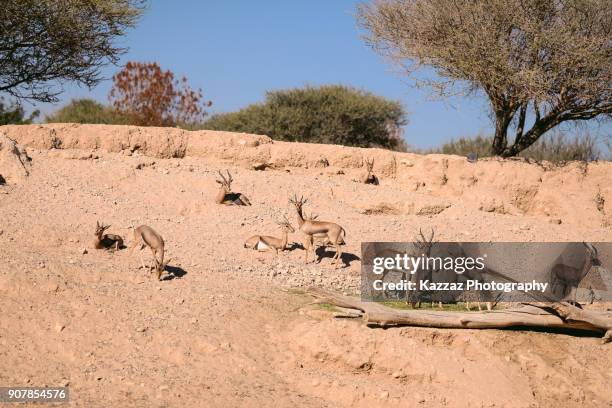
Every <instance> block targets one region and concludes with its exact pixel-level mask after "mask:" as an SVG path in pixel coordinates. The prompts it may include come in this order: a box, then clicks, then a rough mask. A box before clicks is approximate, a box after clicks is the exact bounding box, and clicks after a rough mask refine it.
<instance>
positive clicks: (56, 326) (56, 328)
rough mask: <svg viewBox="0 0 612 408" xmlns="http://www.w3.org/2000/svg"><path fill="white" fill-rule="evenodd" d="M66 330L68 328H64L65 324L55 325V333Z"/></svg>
mask: <svg viewBox="0 0 612 408" xmlns="http://www.w3.org/2000/svg"><path fill="white" fill-rule="evenodd" d="M65 328H66V326H64V325H63V324H60V323H58V324H56V325H55V331H56V332H58V333H61V332H62V331H63V330H64V329H65Z"/></svg>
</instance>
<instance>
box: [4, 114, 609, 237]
mask: <svg viewBox="0 0 612 408" xmlns="http://www.w3.org/2000/svg"><path fill="white" fill-rule="evenodd" d="M0 133H4V134H5V135H6V136H8V137H9V138H11V139H14V140H16V141H17V142H18V143H19V144H20V145H22V146H24V147H31V148H36V149H80V150H92V151H95V150H102V151H107V152H113V153H122V154H125V155H132V154H134V153H139V154H142V155H145V156H149V157H154V158H184V157H192V158H197V159H198V160H199V161H200V162H203V163H208V164H217V165H220V164H228V165H231V166H239V167H243V168H245V169H266V168H270V169H283V168H285V169H291V168H302V169H311V170H312V169H315V170H314V171H319V172H320V174H325V175H339V174H340V175H342V174H344V175H345V176H346V178H348V179H353V180H354V179H358V178H359V177H360V176H361V175H362V174H363V173H364V171H365V170H364V168H365V159H367V158H373V159H374V160H375V164H374V172H375V173H376V174H378V175H379V176H380V177H381V178H382V180H384V181H383V183H385V181H387V182H388V181H393V182H395V183H397V185H398V187H400V188H401V189H403V190H406V191H412V192H420V193H422V194H424V195H426V196H431V197H435V198H434V199H432V200H431V202H430V203H425V202H422V203H415V202H411V203H379V204H380V206H379V207H375V208H364V211H369V212H371V213H372V212H373V213H376V212H380V213H384V212H387V213H394V212H395V213H404V214H419V215H435V214H437V213H440V212H442V211H444V210H445V209H446V208H448V207H450V206H452V205H453V203H454V202H456V201H458V200H460V201H461V202H462V203H463V204H465V205H468V206H470V207H472V208H474V209H476V210H480V211H484V212H494V213H499V214H511V215H533V216H540V217H549V219H550V222H552V223H559V222H566V221H567V220H568V219H574V218H576V217H579V218H580V219H582V220H583V221H584V222H588V223H594V224H599V225H602V224H603V225H604V226H609V225H612V198H609V197H612V183H611V182H610V173H611V171H612V170H611V169H612V163H610V162H597V163H589V164H587V163H580V162H573V163H569V164H567V165H564V166H554V165H552V164H550V163H540V164H533V163H532V164H530V163H526V162H524V161H522V160H516V161H515V160H501V159H495V158H494V159H481V160H479V161H478V162H477V163H469V162H468V161H467V160H466V159H465V158H464V157H459V156H448V155H417V154H411V153H398V152H391V151H387V150H383V149H361V148H352V147H345V146H336V145H316V144H304V143H288V142H277V141H273V140H272V139H270V138H269V137H267V136H261V135H251V134H243V133H232V132H216V131H194V132H192V131H185V130H182V129H175V128H154V127H135V126H108V125H77V124H50V125H30V126H4V127H2V128H0ZM67 154H68V155H70V154H71V153H67ZM606 198H608V199H606ZM367 200H369V198H367ZM357 201H359V202H360V201H361V198H358V199H357ZM361 204H363V203H361ZM358 205H359V204H358ZM365 207H367V205H365Z"/></svg>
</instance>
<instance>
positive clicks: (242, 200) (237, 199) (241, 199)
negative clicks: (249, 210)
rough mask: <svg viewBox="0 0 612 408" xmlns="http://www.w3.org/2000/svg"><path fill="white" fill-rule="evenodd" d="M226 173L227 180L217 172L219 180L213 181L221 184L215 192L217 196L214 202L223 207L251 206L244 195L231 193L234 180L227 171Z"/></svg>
mask: <svg viewBox="0 0 612 408" xmlns="http://www.w3.org/2000/svg"><path fill="white" fill-rule="evenodd" d="M226 171H227V178H226V177H225V176H224V175H223V174H222V173H221V170H219V176H220V177H221V179H220V180H219V179H217V180H215V181H216V182H217V183H219V184H221V187H220V188H219V192H217V196H216V197H215V202H216V203H217V204H225V205H251V202H250V201H249V199H248V198H247V197H246V196H245V195H244V194H241V193H233V192H232V181H234V179H233V177H232V175H231V174H230V172H229V170H226Z"/></svg>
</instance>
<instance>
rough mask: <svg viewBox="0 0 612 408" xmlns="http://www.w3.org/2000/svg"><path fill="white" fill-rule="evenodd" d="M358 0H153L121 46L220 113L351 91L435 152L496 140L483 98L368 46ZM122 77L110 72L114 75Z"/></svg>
mask: <svg viewBox="0 0 612 408" xmlns="http://www.w3.org/2000/svg"><path fill="white" fill-rule="evenodd" d="M357 3H358V2H357V1H353V0H333V1H329V0H327V1H326V0H308V1H306V0H300V1H297V0H296V1H283V0H260V1H247V0H228V1H219V0H216V1H212V0H205V1H196V0H184V1H180V2H178V1H176V2H174V1H162V0H152V1H151V2H150V5H149V8H148V10H147V11H146V12H145V14H144V16H143V18H142V19H141V21H140V22H139V24H138V25H137V27H136V28H134V29H133V30H131V31H130V32H129V34H128V35H127V36H126V37H124V38H122V39H121V40H120V41H119V43H120V44H121V45H123V46H126V47H129V51H128V52H127V54H125V55H124V56H123V58H122V63H125V62H127V61H129V60H133V61H157V62H159V63H160V65H161V66H162V68H164V69H171V70H172V71H173V72H174V73H175V74H178V75H182V74H184V75H186V76H187V77H188V78H189V82H190V83H191V85H192V87H195V88H198V87H199V88H202V90H203V91H204V94H205V97H206V98H207V99H210V100H212V101H213V106H212V108H211V112H212V113H215V112H228V111H234V110H238V109H240V108H242V107H244V106H246V105H248V104H250V103H254V102H259V101H262V100H263V98H264V95H265V92H266V90H274V89H283V88H290V87H299V86H303V85H306V84H309V85H320V84H332V83H342V84H347V85H352V86H355V87H357V88H361V89H364V90H368V91H371V92H373V93H375V94H378V95H382V96H385V97H388V98H392V99H395V100H399V101H401V102H402V103H403V105H404V106H405V108H406V110H407V111H408V112H409V121H410V123H409V124H408V125H407V126H406V127H405V133H404V136H405V138H406V140H407V142H408V143H409V145H411V146H414V147H417V148H428V147H433V146H437V145H439V144H441V143H442V142H444V141H447V140H450V139H451V138H456V137H460V136H473V135H476V134H478V133H486V134H488V133H490V132H491V129H492V126H491V121H490V119H489V117H488V111H487V104H486V100H485V99H484V98H481V97H473V98H459V99H454V100H452V101H433V100H431V98H429V97H428V92H427V91H426V90H418V89H415V88H413V87H412V86H411V85H410V84H409V83H407V82H406V81H405V79H403V78H402V77H401V76H399V75H397V73H395V72H394V71H393V69H392V67H390V66H389V65H388V64H386V63H385V61H383V59H382V58H381V57H380V56H379V55H377V54H376V53H374V52H373V51H372V50H371V49H370V48H368V47H367V46H366V45H365V44H364V43H363V41H362V40H361V38H360V34H361V33H360V31H359V29H358V28H357V26H356V23H355V18H354V13H355V6H356V4H357ZM117 70H118V68H117V67H114V66H110V67H108V68H106V69H104V71H103V73H104V76H105V77H107V78H110V77H112V75H113V73H114V72H116V71H117ZM110 87H111V81H110V79H109V80H106V81H104V82H103V83H101V84H100V85H98V86H97V87H96V88H94V89H92V90H88V89H87V88H81V87H78V86H75V85H65V92H64V93H63V94H62V95H61V101H60V103H59V104H56V105H51V104H38V105H37V106H36V107H37V108H39V109H40V110H41V111H42V112H43V113H50V112H53V111H54V110H55V109H57V108H58V107H59V106H61V105H63V104H65V103H67V102H68V101H70V99H72V98H80V97H90V98H93V99H96V100H99V101H101V102H107V100H108V99H107V96H108V92H109V90H110ZM608 130H609V127H608Z"/></svg>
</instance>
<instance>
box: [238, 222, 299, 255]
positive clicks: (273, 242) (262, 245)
mask: <svg viewBox="0 0 612 408" xmlns="http://www.w3.org/2000/svg"><path fill="white" fill-rule="evenodd" d="M276 223H277V224H278V225H280V227H281V234H282V235H281V238H276V237H271V236H268V235H253V236H252V237H250V238H249V239H247V240H246V242H245V243H244V247H245V248H252V249H256V250H257V251H271V250H275V251H276V255H278V252H279V251H284V250H285V249H286V248H287V240H288V237H289V233H290V232H292V233H293V232H295V229H294V228H293V227H292V226H291V223H290V222H289V221H288V220H287V217H285V216H283V219H282V220H276Z"/></svg>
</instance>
